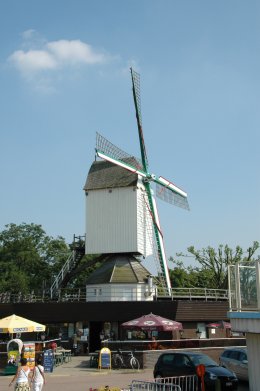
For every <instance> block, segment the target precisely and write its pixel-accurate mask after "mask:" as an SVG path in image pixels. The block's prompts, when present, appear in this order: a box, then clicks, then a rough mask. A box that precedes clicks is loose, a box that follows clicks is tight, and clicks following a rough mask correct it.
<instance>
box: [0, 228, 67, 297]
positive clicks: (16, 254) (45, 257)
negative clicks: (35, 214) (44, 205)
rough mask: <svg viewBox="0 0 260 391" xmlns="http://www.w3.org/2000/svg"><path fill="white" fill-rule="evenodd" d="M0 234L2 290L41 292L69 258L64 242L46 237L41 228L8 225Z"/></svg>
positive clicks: (0, 287)
mask: <svg viewBox="0 0 260 391" xmlns="http://www.w3.org/2000/svg"><path fill="white" fill-rule="evenodd" d="M5 228H6V229H5V230H3V231H2V232H1V233H0V270H1V279H0V290H1V291H12V292H13V293H18V292H22V293H27V292H30V291H32V290H34V291H38V290H42V288H43V287H44V286H45V284H46V281H48V282H50V280H51V278H52V276H53V274H54V273H55V271H56V269H58V268H59V267H60V265H61V264H62V263H63V262H64V260H65V259H66V258H67V256H68V253H69V248H68V246H67V245H66V243H65V241H64V239H63V238H61V237H58V238H57V239H53V238H52V237H50V236H47V235H46V233H45V231H44V230H43V229H42V227H41V225H36V224H26V223H22V224H20V225H16V224H8V225H6V226H5Z"/></svg>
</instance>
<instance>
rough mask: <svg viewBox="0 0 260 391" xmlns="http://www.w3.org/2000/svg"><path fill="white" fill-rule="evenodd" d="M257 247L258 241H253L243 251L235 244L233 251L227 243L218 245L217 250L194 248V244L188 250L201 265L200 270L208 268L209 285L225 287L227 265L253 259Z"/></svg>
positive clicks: (218, 287)
mask: <svg viewBox="0 0 260 391" xmlns="http://www.w3.org/2000/svg"><path fill="white" fill-rule="evenodd" d="M258 249H259V243H258V242H257V241H255V242H253V245H252V247H249V248H248V249H247V251H246V252H245V253H244V252H243V250H242V248H241V247H240V246H237V247H236V249H235V250H234V251H233V250H232V249H231V248H230V247H228V245H225V246H224V245H222V244H221V245H220V246H219V247H218V249H217V250H215V249H214V248H213V247H210V246H209V247H207V248H203V249H202V250H195V248H194V246H191V247H189V248H188V252H189V253H190V254H192V255H193V256H194V258H195V260H196V261H197V262H198V263H199V264H200V265H201V270H204V271H205V270H208V271H210V272H211V276H212V278H211V279H210V281H209V283H210V287H211V288H215V289H227V288H228V277H227V267H228V265H232V264H235V263H237V262H241V261H243V262H249V261H253V260H254V258H253V256H254V254H255V253H256V251H257V250H258Z"/></svg>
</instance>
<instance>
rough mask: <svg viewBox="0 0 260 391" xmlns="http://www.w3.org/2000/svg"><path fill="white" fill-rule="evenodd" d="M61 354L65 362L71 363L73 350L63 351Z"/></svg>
mask: <svg viewBox="0 0 260 391" xmlns="http://www.w3.org/2000/svg"><path fill="white" fill-rule="evenodd" d="M61 352H62V354H63V361H64V362H69V361H71V350H70V349H62V350H61Z"/></svg>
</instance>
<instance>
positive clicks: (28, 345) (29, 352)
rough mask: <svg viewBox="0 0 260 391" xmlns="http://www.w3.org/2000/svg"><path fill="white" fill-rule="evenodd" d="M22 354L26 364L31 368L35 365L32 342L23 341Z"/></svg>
mask: <svg viewBox="0 0 260 391" xmlns="http://www.w3.org/2000/svg"><path fill="white" fill-rule="evenodd" d="M23 347H24V351H23V356H24V358H26V359H27V365H28V367H29V368H30V369H31V370H32V369H33V368H34V366H35V344H34V343H32V342H24V344H23Z"/></svg>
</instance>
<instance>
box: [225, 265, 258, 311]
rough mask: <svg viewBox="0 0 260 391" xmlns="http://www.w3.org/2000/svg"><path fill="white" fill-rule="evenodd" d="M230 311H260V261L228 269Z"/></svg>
mask: <svg viewBox="0 0 260 391" xmlns="http://www.w3.org/2000/svg"><path fill="white" fill-rule="evenodd" d="M228 279H229V309H230V311H257V312H258V311H259V310H260V261H259V260H258V261H255V262H246V263H243V262H238V263H237V264H235V265H229V267H228Z"/></svg>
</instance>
